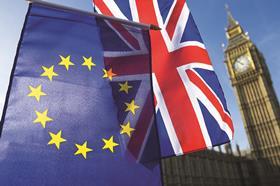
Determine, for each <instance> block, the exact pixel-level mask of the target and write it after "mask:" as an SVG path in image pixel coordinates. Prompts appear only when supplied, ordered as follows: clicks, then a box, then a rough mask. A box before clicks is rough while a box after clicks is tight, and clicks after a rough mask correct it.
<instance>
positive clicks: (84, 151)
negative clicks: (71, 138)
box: [75, 141, 92, 159]
mask: <svg viewBox="0 0 280 186" xmlns="http://www.w3.org/2000/svg"><path fill="white" fill-rule="evenodd" d="M75 145H76V147H77V149H78V150H77V151H76V152H75V155H78V154H82V155H83V157H84V158H85V159H87V153H88V152H91V151H92V149H90V148H88V147H87V141H85V142H84V144H83V145H79V144H75Z"/></svg>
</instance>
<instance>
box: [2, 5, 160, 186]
mask: <svg viewBox="0 0 280 186" xmlns="http://www.w3.org/2000/svg"><path fill="white" fill-rule="evenodd" d="M107 23H108V20H106V21H105V20H102V19H100V18H97V17H95V16H93V15H88V14H85V13H82V12H76V11H73V10H69V9H62V8H59V7H52V6H46V5H44V4H40V3H33V4H30V6H29V10H28V13H27V16H26V20H25V24H24V28H23V31H22V35H21V39H20V42H19V45H18V50H17V55H16V59H15V63H14V68H13V71H12V74H11V81H10V85H9V90H8V93H7V98H6V103H5V107H4V112H3V116H2V120H1V127H2V133H1V139H0V182H1V185H36V186H37V185H97V186H100V185H122V186H125V185H127V186H131V185H135V186H137V185H161V176H160V164H159V151H160V150H159V143H158V140H157V139H158V136H157V133H156V126H155V124H154V122H153V118H154V112H153V111H154V106H153V104H154V100H153V94H152V93H151V92H152V88H151V73H150V72H151V69H150V66H151V65H150V46H149V35H148V31H147V30H143V29H141V28H137V27H132V26H128V25H124V24H122V27H126V28H127V29H125V30H122V29H118V28H122V27H118V25H120V24H121V23H118V22H113V21H110V23H111V24H114V28H112V27H110V26H108V24H107ZM111 24H110V25H111ZM121 32H123V33H122V34H120V33H121ZM123 34H125V35H126V36H128V37H129V35H133V36H134V37H133V38H138V39H137V40H136V41H135V42H134V44H135V46H134V48H137V47H138V48H137V52H135V51H136V49H135V50H131V47H127V45H128V43H125V42H123V40H122V39H121V35H123ZM132 43H133V42H132ZM120 49H122V50H123V52H119V51H120ZM140 49H141V52H139V51H140ZM123 53H125V54H128V53H129V54H130V55H129V56H134V57H135V59H137V60H130V59H129V58H126V57H123V55H122V54H123ZM125 56H127V55H125Z"/></svg>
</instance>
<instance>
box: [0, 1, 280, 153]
mask: <svg viewBox="0 0 280 186" xmlns="http://www.w3.org/2000/svg"><path fill="white" fill-rule="evenodd" d="M48 1H49V2H55V3H58V4H63V5H66V6H73V7H76V8H79V9H83V10H88V11H92V7H91V0H82V1H81V0H79V1H78V0H48ZM187 2H188V5H189V7H190V9H191V11H192V13H193V16H194V19H195V21H196V23H197V26H198V28H199V30H200V32H201V35H202V38H203V40H204V42H205V44H206V47H207V49H208V51H209V54H210V57H211V59H212V63H213V65H214V68H215V70H216V72H217V75H218V78H219V80H220V82H221V84H222V87H223V89H224V92H225V96H226V98H227V102H228V106H229V110H230V112H231V115H232V117H233V121H234V125H235V130H236V132H235V139H234V143H238V144H240V146H241V148H242V149H245V148H248V141H247V137H246V134H245V132H244V128H243V123H242V120H241V117H240V112H239V109H238V107H237V103H236V99H235V97H234V94H233V90H232V87H231V84H230V81H229V77H228V74H227V72H226V68H225V65H224V63H223V61H224V56H223V50H222V47H221V44H222V43H225V44H226V38H225V31H224V28H225V27H226V25H227V20H226V13H225V9H224V5H225V3H227V4H229V6H230V8H231V10H232V13H233V16H234V17H235V18H236V19H237V20H238V21H239V23H240V24H241V25H242V26H243V28H244V30H246V31H248V32H249V36H250V37H251V39H252V40H253V41H254V43H255V44H256V45H257V47H259V49H260V50H261V51H262V52H263V54H264V56H265V58H266V60H267V64H268V67H269V70H270V72H271V76H272V80H273V82H274V87H275V89H276V93H277V95H278V97H279V95H280V78H279V77H280V47H279V43H280V21H279V20H280V11H279V10H278V9H279V7H280V1H279V0H269V1H265V0H246V1H244V0H187ZM27 6H28V3H27V2H26V1H25V0H13V2H12V3H11V1H2V2H1V6H0V25H1V26H0V115H1V112H2V107H3V103H4V100H5V95H6V91H7V87H8V82H9V76H10V71H11V68H12V64H13V61H14V56H15V53H16V47H17V43H18V40H19V36H20V32H21V28H22V26H23V21H24V17H25V14H26V11H27Z"/></svg>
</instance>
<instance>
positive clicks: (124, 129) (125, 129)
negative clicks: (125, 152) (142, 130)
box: [121, 122, 135, 137]
mask: <svg viewBox="0 0 280 186" xmlns="http://www.w3.org/2000/svg"><path fill="white" fill-rule="evenodd" d="M121 128H122V130H121V134H124V133H125V134H127V135H128V136H129V137H130V136H131V132H132V131H135V129H134V128H131V127H130V122H127V124H126V125H125V124H123V125H121Z"/></svg>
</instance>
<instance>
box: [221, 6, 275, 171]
mask: <svg viewBox="0 0 280 186" xmlns="http://www.w3.org/2000/svg"><path fill="white" fill-rule="evenodd" d="M226 11H227V19H228V26H227V28H226V37H227V40H228V43H227V46H226V48H225V50H224V53H225V64H226V67H227V70H228V73H229V76H230V80H231V82H232V86H233V88H234V91H235V94H236V96H237V101H238V105H239V108H240V111H241V115H242V119H243V123H244V126H245V130H246V133H247V136H248V138H249V143H250V148H251V151H252V154H253V156H254V158H256V159H257V160H259V161H261V162H263V164H264V165H265V166H266V167H267V168H269V169H271V170H272V169H277V170H278V171H279V169H280V109H279V102H278V100H277V97H276V94H275V91H274V89H273V85H272V81H271V78H270V73H269V71H268V68H267V65H266V61H265V59H264V57H263V55H262V53H261V52H260V51H259V50H258V48H257V47H256V45H255V44H254V43H253V42H252V41H251V40H250V38H249V36H248V34H247V33H246V32H244V30H243V28H242V27H241V26H240V24H239V23H238V21H236V20H235V19H234V18H233V16H232V14H231V12H230V10H229V7H228V6H227V5H226Z"/></svg>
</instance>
